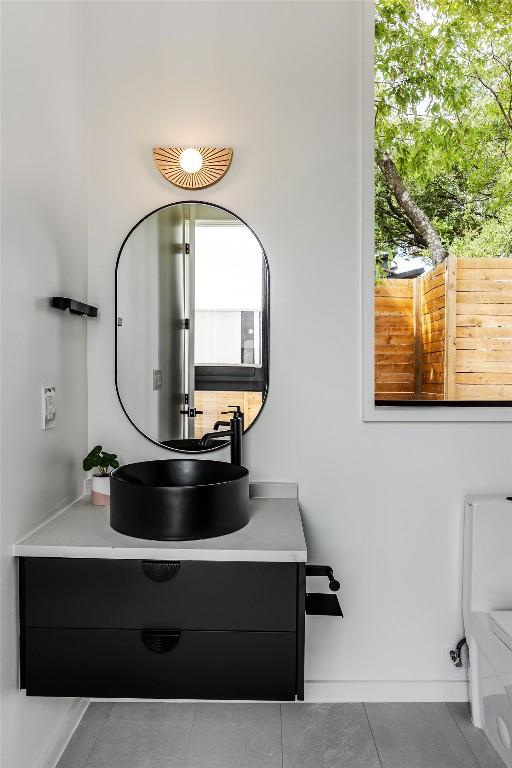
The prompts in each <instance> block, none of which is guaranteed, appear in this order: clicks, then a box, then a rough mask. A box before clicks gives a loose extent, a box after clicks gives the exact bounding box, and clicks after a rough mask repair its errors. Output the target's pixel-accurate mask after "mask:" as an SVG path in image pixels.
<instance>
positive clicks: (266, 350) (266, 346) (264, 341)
mask: <svg viewBox="0 0 512 768" xmlns="http://www.w3.org/2000/svg"><path fill="white" fill-rule="evenodd" d="M191 204H194V205H205V206H209V207H210V208H217V209H219V210H221V211H225V212H226V213H229V214H230V215H231V216H234V217H235V219H238V221H239V222H240V223H241V224H243V225H244V226H246V227H247V229H249V230H250V231H251V232H252V234H253V235H254V237H255V238H256V240H257V241H258V243H259V245H260V248H261V253H262V256H263V280H262V283H263V286H262V287H263V297H262V298H263V302H262V305H263V311H262V318H261V350H262V352H261V358H262V369H263V379H264V389H263V391H262V401H261V408H260V410H259V411H258V414H257V416H256V417H255V419H254V420H253V421H252V422H251V424H250V425H249V426H248V427H247V428H246V429H244V435H245V434H246V433H247V432H248V431H249V430H250V429H251V428H252V427H253V426H254V424H255V423H256V422H257V421H258V419H259V417H260V415H261V412H262V410H263V408H264V407H265V403H266V401H267V396H268V389H269V358H270V269H269V264H268V259H267V254H266V252H265V249H264V247H263V245H262V242H261V240H260V239H259V237H258V235H257V234H256V232H255V231H254V230H253V229H252V227H250V226H249V225H248V224H247V222H246V221H244V220H243V219H241V218H240V216H237V214H236V213H233V211H230V210H229V208H224V207H223V206H222V205H216V204H215V203H207V202H205V201H204V200H178V201H177V202H175V203H166V204H165V205H161V206H160V207H159V208H155V209H154V210H153V211H150V212H149V213H147V214H146V215H145V216H143V217H142V219H140V220H139V221H138V222H137V223H136V224H135V225H134V226H133V227H132V228H131V229H130V231H129V232H128V234H127V235H126V237H125V238H124V240H123V242H122V245H121V247H120V249H119V253H118V255H117V259H116V268H115V308H114V329H115V367H114V377H115V378H114V382H115V387H116V393H117V397H118V400H119V403H120V405H121V408H122V410H123V412H124V415H125V416H126V418H127V419H128V421H129V422H130V424H131V425H132V426H133V427H135V429H136V430H137V432H139V433H140V434H141V435H142V436H143V437H145V438H146V440H149V441H150V442H152V443H154V444H155V445H158V446H159V447H160V448H164V449H165V450H167V451H174V452H175V453H187V454H190V455H195V454H198V453H211V452H212V451H218V450H220V449H221V448H225V447H226V446H227V445H229V441H224V442H222V443H219V444H218V445H209V446H207V447H206V448H202V449H201V450H185V449H183V448H174V447H171V446H169V445H164V444H163V443H159V442H158V440H154V439H153V438H152V437H150V436H149V435H147V434H146V433H145V432H144V431H143V430H142V429H140V427H138V426H137V424H135V422H134V421H133V420H132V418H131V417H130V415H129V414H128V411H127V410H126V408H125V406H124V403H123V401H122V399H121V394H120V392H119V387H118V365H117V355H118V348H117V342H118V338H117V334H118V326H117V316H118V312H117V293H118V290H117V289H118V269H119V262H120V260H121V255H122V253H123V248H124V246H125V244H126V242H127V240H128V238H129V237H130V235H131V234H132V232H134V231H135V230H136V229H137V227H138V226H140V224H142V223H143V222H144V221H146V219H148V218H149V217H150V216H153V214H155V213H158V211H162V210H164V209H165V208H171V207H173V206H175V205H191Z"/></svg>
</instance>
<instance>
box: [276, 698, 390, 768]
mask: <svg viewBox="0 0 512 768" xmlns="http://www.w3.org/2000/svg"><path fill="white" fill-rule="evenodd" d="M281 716H282V723H283V768H380V762H379V758H378V756H377V750H376V749H375V743H374V741H373V737H372V732H371V730H370V726H369V725H368V719H367V717H366V712H365V711H364V707H363V705H362V704H283V705H282V707H281Z"/></svg>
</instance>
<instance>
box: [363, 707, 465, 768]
mask: <svg viewBox="0 0 512 768" xmlns="http://www.w3.org/2000/svg"><path fill="white" fill-rule="evenodd" d="M365 707H366V711H367V713H368V719H369V721H370V725H371V729H372V733H373V737H374V739H375V743H376V745H377V751H378V753H379V758H380V761H381V763H382V766H383V768H478V763H477V762H476V760H475V757H474V755H473V753H472V752H471V750H470V748H469V746H468V744H467V742H466V740H465V739H464V737H463V736H462V733H461V732H460V730H459V728H458V726H457V724H456V723H455V721H454V719H453V717H452V715H451V713H450V710H449V709H448V707H447V706H446V704H438V703H433V704H430V703H428V704H423V703H422V704H412V703H411V704H410V703H408V704H390V703H386V704H366V705H365Z"/></svg>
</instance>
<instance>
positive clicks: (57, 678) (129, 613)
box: [20, 557, 305, 700]
mask: <svg viewBox="0 0 512 768" xmlns="http://www.w3.org/2000/svg"><path fill="white" fill-rule="evenodd" d="M304 596H305V566H304V563H292V562H277V563H274V562H212V561H191V560H188V561H181V562H168V561H165V562H163V561H143V560H115V559H112V560H110V559H87V558H52V557H21V558H20V647H21V687H22V688H25V689H26V692H27V694H28V695H32V696H73V697H76V696H83V697H97V698H102V697H103V698H154V699H186V698H192V699H235V700H236V699H263V700H293V699H295V698H298V699H303V698H304Z"/></svg>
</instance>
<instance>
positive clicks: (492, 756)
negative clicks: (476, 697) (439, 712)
mask: <svg viewBox="0 0 512 768" xmlns="http://www.w3.org/2000/svg"><path fill="white" fill-rule="evenodd" d="M447 706H448V708H449V709H450V712H451V713H452V715H453V717H454V718H455V720H456V722H457V725H458V726H459V728H460V729H461V731H462V734H463V736H464V738H465V739H466V741H467V743H468V744H469V746H470V747H471V751H472V752H473V754H474V756H475V757H476V759H477V761H478V765H479V766H480V768H503V761H502V759H501V757H500V756H499V755H498V753H497V752H496V750H495V749H494V747H493V746H492V744H491V742H490V741H489V739H488V738H487V736H486V735H485V733H484V732H483V731H482V730H481V729H480V728H475V726H474V725H473V723H472V722H471V713H470V710H469V704H468V703H466V702H459V701H458V702H454V703H449V704H447Z"/></svg>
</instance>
